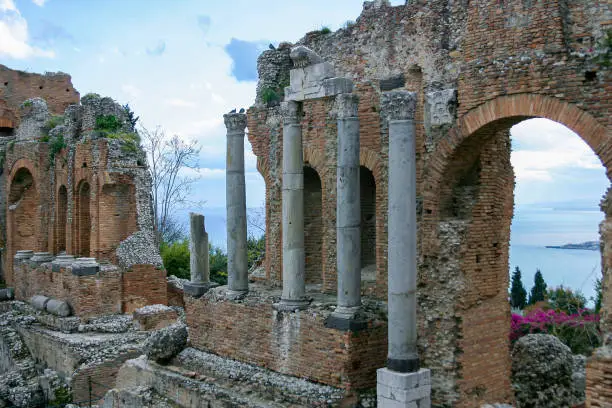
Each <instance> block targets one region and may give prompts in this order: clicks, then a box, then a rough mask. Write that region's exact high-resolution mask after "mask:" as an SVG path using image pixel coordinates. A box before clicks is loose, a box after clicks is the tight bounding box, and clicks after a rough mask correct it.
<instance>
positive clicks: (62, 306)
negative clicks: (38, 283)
mask: <svg viewBox="0 0 612 408" xmlns="http://www.w3.org/2000/svg"><path fill="white" fill-rule="evenodd" d="M45 310H46V311H47V312H49V313H51V314H54V315H56V316H60V317H68V316H70V315H71V314H72V309H71V307H70V305H69V304H68V302H64V301H63V300H57V299H49V301H48V302H47V304H46V306H45Z"/></svg>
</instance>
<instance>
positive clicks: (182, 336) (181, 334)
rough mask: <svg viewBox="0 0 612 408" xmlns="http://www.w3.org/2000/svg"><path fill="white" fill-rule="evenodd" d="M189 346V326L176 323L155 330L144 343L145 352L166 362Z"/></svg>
mask: <svg viewBox="0 0 612 408" xmlns="http://www.w3.org/2000/svg"><path fill="white" fill-rule="evenodd" d="M186 346H187V326H186V325H185V324H184V323H182V322H179V323H175V324H173V325H171V326H168V327H165V328H163V329H161V330H159V331H157V332H154V333H153V334H152V335H151V336H149V338H148V339H147V341H146V342H145V345H144V353H145V354H146V356H147V357H148V358H149V359H151V360H154V361H157V362H160V363H165V362H167V361H169V360H170V359H171V358H172V357H174V356H176V355H177V354H178V353H180V352H181V351H182V350H183V349H184V348H185V347H186Z"/></svg>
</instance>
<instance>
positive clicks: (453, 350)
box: [421, 95, 612, 405]
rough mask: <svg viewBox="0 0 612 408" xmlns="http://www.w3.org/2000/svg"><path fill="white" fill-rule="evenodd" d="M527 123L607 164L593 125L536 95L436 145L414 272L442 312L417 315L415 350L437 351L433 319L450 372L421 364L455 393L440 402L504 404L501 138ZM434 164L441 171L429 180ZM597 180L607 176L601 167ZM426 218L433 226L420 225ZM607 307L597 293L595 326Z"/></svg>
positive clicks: (493, 110)
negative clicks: (431, 244)
mask: <svg viewBox="0 0 612 408" xmlns="http://www.w3.org/2000/svg"><path fill="white" fill-rule="evenodd" d="M533 117H543V118H547V119H551V120H554V121H556V122H558V123H561V124H563V125H565V126H566V127H568V128H570V129H572V130H574V131H575V132H576V133H577V134H579V135H580V137H581V138H582V139H583V140H584V141H585V142H586V143H587V144H588V145H589V146H590V147H591V149H593V151H594V152H595V153H596V154H597V155H598V156H599V159H600V160H601V161H602V162H603V163H604V164H606V163H610V159H612V155H610V153H608V152H606V151H605V150H604V149H602V148H603V147H604V146H605V145H606V144H607V143H608V142H609V139H610V135H609V134H608V132H607V131H606V129H605V128H604V127H603V126H602V125H601V124H599V123H598V122H597V121H596V120H595V119H594V118H593V117H591V116H590V115H589V114H588V113H586V112H584V111H581V110H580V109H578V108H576V107H575V106H572V105H569V104H567V103H564V102H561V101H559V100H556V99H554V98H549V97H543V96H538V95H515V96H510V97H501V98H497V99H495V100H493V101H491V102H488V103H486V104H484V105H481V106H480V107H478V108H476V109H474V110H472V111H470V112H468V113H467V114H466V115H464V116H463V117H462V118H460V119H459V120H458V122H457V124H456V126H455V127H454V128H453V129H451V131H450V134H449V136H448V138H447V139H445V140H443V141H442V142H441V143H439V144H438V146H437V148H436V151H435V152H434V154H433V155H432V160H433V161H434V164H433V165H430V166H429V169H428V173H426V179H425V181H424V189H425V191H424V195H425V200H424V213H425V216H424V220H423V231H422V232H421V234H425V235H429V234H431V235H432V236H436V237H437V239H436V242H437V245H436V249H434V250H433V251H431V252H429V251H424V253H423V260H422V264H421V267H422V268H424V269H426V271H425V273H427V274H428V275H429V276H435V275H438V276H440V275H441V274H443V275H445V276H440V277H441V279H439V281H438V282H435V283H434V282H429V283H428V285H431V286H432V287H431V289H433V290H435V292H436V293H438V294H440V295H441V296H443V297H444V298H445V300H446V303H445V304H444V305H443V309H444V310H443V311H442V310H434V311H432V310H429V308H428V307H423V308H422V310H424V316H423V318H424V319H425V323H424V326H423V328H422V330H423V332H422V336H423V339H424V340H425V341H431V342H437V341H439V340H438V339H433V338H429V337H428V332H429V331H430V329H433V327H429V326H430V325H431V324H432V323H431V322H432V320H431V318H432V317H434V315H436V319H439V320H438V321H436V322H435V324H436V325H437V326H438V327H442V328H444V329H445V331H446V330H449V331H447V332H449V333H453V332H454V333H457V334H456V335H451V336H450V337H449V339H446V340H447V341H448V342H449V344H450V346H449V347H438V348H437V351H436V352H437V353H440V352H442V353H446V356H445V357H446V358H448V359H449V361H453V364H454V365H455V366H454V369H453V370H447V371H444V370H443V369H442V367H435V365H436V364H437V363H436V361H438V362H439V361H440V359H439V358H437V359H436V358H434V357H433V356H429V352H430V351H429V350H424V352H423V355H424V359H425V360H430V359H431V361H432V363H431V364H430V365H431V368H434V369H435V368H438V369H439V373H441V375H439V378H438V380H450V382H452V383H455V384H456V390H451V389H444V387H437V391H438V392H441V393H443V394H444V395H439V396H438V397H437V398H440V397H442V398H445V399H446V400H450V401H452V400H457V399H461V400H463V401H468V402H469V401H471V402H472V403H476V402H477V401H480V399H481V398H482V397H483V396H485V397H486V398H487V399H488V400H503V399H505V398H507V397H508V396H510V395H511V390H510V359H509V339H508V329H509V327H510V306H509V303H508V295H507V289H508V280H509V279H508V269H509V268H508V257H509V240H510V224H511V221H512V216H513V205H514V193H513V191H514V173H513V169H512V165H511V163H510V150H511V149H510V132H509V131H510V128H511V127H512V126H513V125H515V124H517V123H518V122H521V121H523V120H525V119H528V118H533ZM438 164H439V165H441V167H440V169H442V171H438V170H434V169H435V168H437V165H438ZM606 170H607V174H608V176H609V175H610V168H609V166H606ZM604 210H605V209H604ZM430 214H431V215H432V216H433V217H428V215H430ZM610 224H612V220H610V217H608V216H607V215H606V221H604V223H603V225H602V241H603V242H604V243H606V242H608V241H609V238H608V239H607V237H606V231H607V228H606V226H607V225H610ZM611 254H612V251H610V250H609V249H607V248H606V247H604V251H603V254H602V259H603V271H604V287H609V283H608V284H606V283H605V282H609V279H610V277H609V273H607V270H609V268H610V266H609V265H610V261H608V258H610V257H611ZM608 299H609V293H608V296H607V297H606V294H605V291H604V317H603V320H604V321H605V320H606V311H605V309H606V307H607V308H608V312H609V300H608ZM428 301H429V299H422V305H423V306H428V305H427V302H428ZM606 305H607V306H606ZM438 309H440V307H439V305H438ZM447 309H448V310H447ZM440 312H442V315H447V313H451V315H452V316H453V318H452V319H446V318H444V316H440V314H439V313H440ZM607 315H609V313H607ZM608 324H609V318H608ZM446 377H448V378H446ZM452 377H454V378H452ZM468 405H469V403H468Z"/></svg>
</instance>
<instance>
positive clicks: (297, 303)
mask: <svg viewBox="0 0 612 408" xmlns="http://www.w3.org/2000/svg"><path fill="white" fill-rule="evenodd" d="M308 305H310V301H309V300H306V299H299V300H294V299H281V301H280V302H278V303H274V304H273V305H272V307H273V308H274V309H275V310H278V311H280V312H295V311H296V310H304V309H306V308H307V307H308Z"/></svg>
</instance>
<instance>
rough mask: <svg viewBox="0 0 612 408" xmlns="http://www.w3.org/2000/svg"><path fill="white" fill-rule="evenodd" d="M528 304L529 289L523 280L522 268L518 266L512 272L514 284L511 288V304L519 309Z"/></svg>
mask: <svg viewBox="0 0 612 408" xmlns="http://www.w3.org/2000/svg"><path fill="white" fill-rule="evenodd" d="M526 304H527V290H525V286H524V285H523V282H522V281H521V270H520V269H519V267H518V266H517V267H516V269H515V270H514V272H512V286H511V288H510V305H511V306H512V307H514V308H517V309H523V308H524V307H525V305H526Z"/></svg>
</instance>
